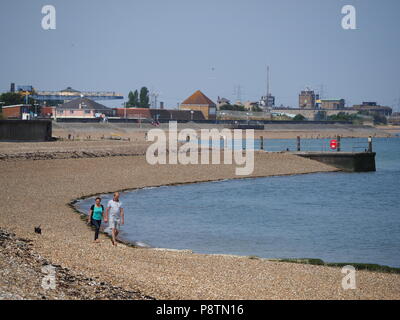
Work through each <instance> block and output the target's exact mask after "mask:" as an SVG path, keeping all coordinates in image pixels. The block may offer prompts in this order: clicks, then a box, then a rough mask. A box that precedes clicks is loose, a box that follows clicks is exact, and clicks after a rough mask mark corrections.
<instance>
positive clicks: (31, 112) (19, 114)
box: [2, 104, 36, 120]
mask: <svg viewBox="0 0 400 320" xmlns="http://www.w3.org/2000/svg"><path fill="white" fill-rule="evenodd" d="M2 114H3V117H4V118H5V119H19V120H29V119H33V118H34V117H35V116H36V112H35V107H34V106H32V105H30V104H16V105H11V106H3V107H2Z"/></svg>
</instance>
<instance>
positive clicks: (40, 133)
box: [0, 120, 52, 141]
mask: <svg viewBox="0 0 400 320" xmlns="http://www.w3.org/2000/svg"><path fill="white" fill-rule="evenodd" d="M51 135H52V123H51V121H48V120H0V141H49V140H51Z"/></svg>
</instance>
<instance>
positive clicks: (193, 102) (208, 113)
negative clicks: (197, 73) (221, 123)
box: [179, 90, 217, 120]
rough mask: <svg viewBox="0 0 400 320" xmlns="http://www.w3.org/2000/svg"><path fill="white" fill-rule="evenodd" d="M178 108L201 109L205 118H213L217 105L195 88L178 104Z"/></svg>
mask: <svg viewBox="0 0 400 320" xmlns="http://www.w3.org/2000/svg"><path fill="white" fill-rule="evenodd" d="M179 109H180V110H193V111H201V112H202V113H203V115H204V117H205V118H206V119H208V120H213V119H215V118H216V110H217V105H216V104H215V103H214V102H213V101H212V100H211V99H210V98H208V97H207V96H206V95H205V94H204V93H203V92H201V91H200V90H197V91H196V92H195V93H193V94H192V95H191V96H190V97H189V98H187V99H186V100H184V101H183V102H182V103H181V104H180V106H179Z"/></svg>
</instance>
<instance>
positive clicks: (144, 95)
mask: <svg viewBox="0 0 400 320" xmlns="http://www.w3.org/2000/svg"><path fill="white" fill-rule="evenodd" d="M149 101H150V98H149V89H147V88H146V87H142V88H141V89H140V96H139V106H140V107H141V108H148V107H150V103H149Z"/></svg>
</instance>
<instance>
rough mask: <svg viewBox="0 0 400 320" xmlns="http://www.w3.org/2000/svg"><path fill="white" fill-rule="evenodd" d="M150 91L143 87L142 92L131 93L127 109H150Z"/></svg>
mask: <svg viewBox="0 0 400 320" xmlns="http://www.w3.org/2000/svg"><path fill="white" fill-rule="evenodd" d="M149 101H150V98H149V89H147V88H146V87H142V88H141V89H140V92H138V90H135V91H134V92H132V91H129V94H128V102H127V103H126V104H125V107H126V108H149V107H150V102H149Z"/></svg>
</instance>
